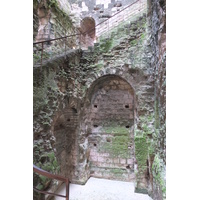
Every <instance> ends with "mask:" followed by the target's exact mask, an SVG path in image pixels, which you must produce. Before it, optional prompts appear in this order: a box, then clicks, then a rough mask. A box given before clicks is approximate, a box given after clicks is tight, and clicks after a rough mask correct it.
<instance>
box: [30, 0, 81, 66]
mask: <svg viewBox="0 0 200 200" xmlns="http://www.w3.org/2000/svg"><path fill="white" fill-rule="evenodd" d="M33 16H34V17H33V19H34V22H37V23H36V24H35V23H34V27H35V28H34V33H33V34H34V42H40V41H45V40H50V39H54V38H60V37H64V36H66V35H74V34H76V33H77V29H76V27H75V26H74V23H73V21H72V19H71V17H70V4H69V3H68V1H64V2H63V1H61V0H55V1H54V0H41V1H37V0H35V1H34V10H33ZM77 46H78V44H77V37H76V36H73V37H69V38H67V39H66V40H58V41H52V42H47V43H44V45H43V52H42V44H35V45H34V48H33V58H34V64H35V65H36V64H38V63H40V60H41V54H42V55H43V61H45V60H50V59H52V58H53V57H55V56H57V55H59V54H62V53H64V52H65V51H67V50H71V49H73V48H76V47H77Z"/></svg>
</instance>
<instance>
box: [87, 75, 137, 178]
mask: <svg viewBox="0 0 200 200" xmlns="http://www.w3.org/2000/svg"><path fill="white" fill-rule="evenodd" d="M88 118H89V121H90V122H91V123H90V124H89V126H90V127H89V130H90V134H89V136H88V148H89V152H90V153H89V167H90V176H93V177H99V178H106V179H113V180H123V181H133V180H134V179H135V174H134V161H135V154H134V132H133V130H134V128H133V126H134V92H133V89H132V87H131V86H130V85H129V84H128V83H127V82H126V81H125V80H124V79H122V78H120V77H118V76H115V75H110V76H104V77H102V78H100V79H99V80H97V81H96V83H95V84H93V87H92V91H91V93H90V106H89V113H88Z"/></svg>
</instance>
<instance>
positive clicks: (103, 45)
mask: <svg viewBox="0 0 200 200" xmlns="http://www.w3.org/2000/svg"><path fill="white" fill-rule="evenodd" d="M112 42H113V41H112V39H111V38H110V39H109V40H106V41H105V42H101V43H100V49H99V50H100V51H101V52H103V53H107V52H108V51H109V50H110V49H111V47H112Z"/></svg>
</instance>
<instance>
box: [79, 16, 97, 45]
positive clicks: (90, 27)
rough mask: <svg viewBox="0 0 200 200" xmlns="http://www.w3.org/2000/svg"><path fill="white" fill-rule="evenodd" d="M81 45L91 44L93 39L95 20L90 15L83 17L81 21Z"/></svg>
mask: <svg viewBox="0 0 200 200" xmlns="http://www.w3.org/2000/svg"><path fill="white" fill-rule="evenodd" d="M80 31H81V33H82V35H81V38H80V40H81V45H83V46H85V47H86V48H87V47H88V46H93V45H94V41H95V37H96V36H95V20H94V19H93V18H92V17H85V18H84V19H83V20H82V21H81V28H80Z"/></svg>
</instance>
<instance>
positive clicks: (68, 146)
mask: <svg viewBox="0 0 200 200" xmlns="http://www.w3.org/2000/svg"><path fill="white" fill-rule="evenodd" d="M76 128H77V111H76V110H75V109H73V108H67V109H65V110H64V111H63V114H62V115H61V116H60V117H59V118H58V119H57V121H56V123H55V126H54V136H55V138H56V143H55V148H56V158H57V160H58V163H59V165H60V171H61V174H62V175H64V176H66V177H70V178H72V177H73V172H74V170H73V169H74V165H75V161H76V158H75V157H76V156H75V140H76Z"/></svg>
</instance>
